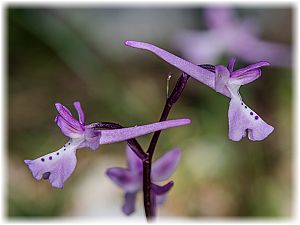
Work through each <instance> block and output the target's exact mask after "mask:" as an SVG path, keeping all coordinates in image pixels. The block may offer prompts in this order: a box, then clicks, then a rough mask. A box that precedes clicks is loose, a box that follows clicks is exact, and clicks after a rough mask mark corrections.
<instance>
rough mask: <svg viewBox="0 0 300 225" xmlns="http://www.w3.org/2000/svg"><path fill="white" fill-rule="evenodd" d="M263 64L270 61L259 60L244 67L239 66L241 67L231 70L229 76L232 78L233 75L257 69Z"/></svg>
mask: <svg viewBox="0 0 300 225" xmlns="http://www.w3.org/2000/svg"><path fill="white" fill-rule="evenodd" d="M263 66H270V63H268V62H266V61H260V62H257V63H254V64H251V65H249V66H246V67H244V68H241V69H238V70H236V71H234V72H232V73H231V77H232V78H234V77H239V76H243V74H244V73H246V72H249V71H251V70H254V69H259V68H260V67H263Z"/></svg>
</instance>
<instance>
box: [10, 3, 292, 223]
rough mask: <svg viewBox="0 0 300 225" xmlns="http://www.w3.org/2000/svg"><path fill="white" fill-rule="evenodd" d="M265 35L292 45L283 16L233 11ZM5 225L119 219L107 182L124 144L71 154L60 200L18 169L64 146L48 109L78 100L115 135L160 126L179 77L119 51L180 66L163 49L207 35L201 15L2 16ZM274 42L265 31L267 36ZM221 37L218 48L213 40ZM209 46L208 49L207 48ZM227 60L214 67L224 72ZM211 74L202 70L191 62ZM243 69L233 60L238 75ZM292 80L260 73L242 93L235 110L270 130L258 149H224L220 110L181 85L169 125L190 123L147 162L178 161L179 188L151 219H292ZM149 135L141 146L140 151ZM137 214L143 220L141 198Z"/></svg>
mask: <svg viewBox="0 0 300 225" xmlns="http://www.w3.org/2000/svg"><path fill="white" fill-rule="evenodd" d="M237 11H238V12H239V14H240V16H243V15H253V16H255V18H256V19H257V20H258V21H260V23H261V24H262V26H263V29H262V30H263V32H262V34H261V36H262V37H263V38H264V39H266V40H270V41H275V42H280V43H286V44H289V45H292V9H291V8H288V7H287V8H281V9H280V8H274V9H272V8H239V9H237ZM6 16H7V20H6V23H7V35H8V36H7V46H8V58H7V59H8V61H7V63H8V66H7V69H8V70H7V73H8V90H7V91H8V99H9V101H8V103H9V105H8V106H9V108H8V109H9V110H8V116H9V117H8V119H9V120H8V121H9V126H8V129H9V132H8V134H9V135H8V138H9V140H8V170H7V172H8V176H7V188H6V189H7V193H6V200H7V213H6V214H7V216H8V217H10V218H16V217H53V216H56V217H66V216H67V217H69V216H70V217H74V216H89V217H90V216H92V217H112V216H119V217H125V216H124V215H123V214H122V213H121V204H122V202H123V199H122V198H123V196H122V191H121V190H120V189H119V188H118V187H116V186H115V185H114V184H113V183H112V182H111V181H110V180H109V179H108V178H107V177H106V175H105V170H106V169H107V168H108V167H114V166H125V165H126V157H125V151H124V150H125V143H117V144H112V145H104V146H101V149H100V150H99V151H96V152H92V151H90V150H86V149H84V150H79V151H78V152H77V158H78V164H77V168H76V170H75V172H74V173H73V175H72V176H71V177H70V179H69V180H68V181H67V182H66V183H65V187H64V189H63V190H58V189H54V188H52V187H51V186H50V185H49V183H48V182H46V181H39V182H38V181H36V180H34V179H33V177H32V175H31V173H30V171H29V170H28V168H27V167H26V165H25V164H24V163H23V160H24V159H34V158H37V157H39V156H41V155H43V154H46V153H49V152H51V151H54V150H56V149H58V148H60V147H61V146H62V145H63V144H64V143H65V142H66V141H67V139H66V137H64V136H63V135H62V133H61V131H60V129H59V128H58V127H57V126H56V124H55V123H54V121H53V120H54V117H55V115H56V114H57V112H56V110H55V107H54V104H55V103H56V102H61V103H63V104H64V105H66V106H67V107H70V108H71V109H72V112H74V110H73V108H72V107H73V106H72V102H73V101H75V100H79V101H80V102H81V104H82V107H83V109H84V111H85V113H86V121H87V122H96V121H112V122H116V123H120V124H122V125H123V126H133V125H135V124H146V123H151V122H155V121H157V120H158V119H159V116H160V113H161V111H162V108H163V105H164V100H165V96H166V77H167V74H168V73H169V72H172V74H173V77H172V79H171V83H170V85H171V87H170V88H172V87H173V85H174V83H175V82H176V80H177V78H178V76H179V75H180V71H178V70H176V69H174V68H173V67H171V66H169V65H168V64H166V63H164V62H163V61H162V60H160V59H158V58H156V57H154V56H153V55H151V54H150V53H146V52H143V51H140V50H135V49H131V48H128V47H125V46H124V44H123V41H124V40H126V39H133V40H140V41H146V42H151V43H154V44H156V45H158V46H161V47H163V48H165V49H169V50H170V51H171V52H173V53H176V54H178V55H180V52H178V51H176V49H175V48H174V46H172V45H171V43H170V39H171V37H173V36H174V35H176V33H177V32H178V31H180V30H182V29H202V28H203V22H202V20H203V19H202V18H203V8H201V7H198V8H197V7H194V8H105V7H102V8H100V7H99V8H96V7H86V8H84V7H80V8H79V7H78V8H70V7H61V8H54V7H52V8H50V7H49V8H37V7H34V6H32V7H31V8H29V7H28V6H27V7H25V6H24V7H21V6H14V5H9V6H7V8H6ZM270 31H272V32H270ZM220 38H221V37H220ZM212 47H213V46H212ZM227 61H228V57H224V58H222V59H220V63H222V64H226V63H227ZM201 63H209V62H199V64H201ZM245 65H247V63H245V62H243V61H240V60H238V64H237V65H236V68H239V67H242V66H245ZM292 79H293V78H292V69H291V68H274V67H272V66H271V67H268V68H263V75H262V77H261V78H260V79H259V80H257V81H255V82H253V83H251V84H249V85H247V86H245V87H242V88H241V93H242V96H243V99H244V100H245V101H246V102H247V103H248V105H249V106H250V107H251V108H253V109H254V110H255V111H256V112H257V113H258V114H260V115H261V116H262V118H263V119H264V120H265V121H266V122H268V123H269V124H271V125H272V126H274V127H275V131H274V132H273V133H272V134H271V135H270V136H269V137H268V138H267V139H266V140H264V141H261V142H251V141H249V140H247V139H243V140H242V141H241V142H232V141H230V140H228V138H227V133H228V124H227V123H228V122H227V111H228V99H227V98H224V97H221V96H220V95H219V94H217V93H215V92H214V91H213V90H211V89H209V88H207V87H205V86H204V85H202V84H200V83H198V82H196V81H195V80H193V79H190V80H189V83H188V85H187V87H186V89H185V91H184V93H183V95H182V97H181V98H180V100H179V102H178V103H177V104H176V105H175V106H174V107H173V110H172V111H171V114H170V118H173V119H174V118H182V117H189V118H191V119H192V120H193V122H192V124H191V125H189V126H186V127H181V128H174V129H170V130H168V131H166V132H163V134H162V135H161V138H160V140H159V142H158V146H157V150H156V152H155V157H158V156H160V155H161V154H163V153H164V152H165V151H168V150H170V149H171V148H173V147H179V148H181V150H182V159H181V163H180V164H179V166H178V169H177V170H176V172H175V174H174V175H173V177H172V179H173V180H174V181H175V186H174V188H173V189H172V190H171V192H170V193H169V195H168V199H167V202H166V204H165V205H164V206H163V207H162V208H160V209H159V216H181V217H289V216H291V214H292V211H293V207H292V206H293V188H292V186H293V170H292V168H293V164H292V162H293V161H292V159H293V144H292V141H293V140H292V122H293V121H292V94H293V92H292V81H293V80H292ZM150 137H151V136H150V135H148V136H145V137H142V138H139V139H138V140H139V141H140V143H141V144H142V146H143V147H145V148H146V147H147V146H148V142H149V140H150ZM137 202H138V204H137V212H136V213H135V214H134V215H133V216H143V214H144V212H143V207H142V196H141V195H139V197H138V200H137Z"/></svg>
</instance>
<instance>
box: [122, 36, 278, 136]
mask: <svg viewBox="0 0 300 225" xmlns="http://www.w3.org/2000/svg"><path fill="white" fill-rule="evenodd" d="M125 45H127V46H129V47H133V48H139V49H145V50H148V51H150V52H152V53H154V54H155V55H157V56H158V57H160V58H162V59H163V60H164V61H166V62H168V63H169V64H171V65H173V66H175V67H176V68H178V69H180V70H181V71H183V72H185V73H186V74H188V75H190V76H192V77H193V78H195V79H196V80H198V81H200V82H201V83H203V84H205V85H207V86H209V87H210V88H212V89H214V90H215V91H216V92H219V93H221V94H223V95H225V96H227V97H229V98H230V104H229V110H228V119H229V122H228V123H229V132H228V137H229V139H231V140H233V141H239V140H241V139H242V138H243V137H245V136H246V134H247V131H248V138H249V139H250V140H252V141H260V140H263V139H265V138H266V137H268V136H269V134H270V133H272V131H273V130H274V128H273V127H272V126H270V125H269V124H267V123H266V122H264V121H263V120H262V119H261V117H260V116H258V115H257V114H256V113H255V112H254V111H253V110H251V109H250V108H249V107H248V106H247V105H245V103H244V102H243V101H242V98H241V96H240V94H239V88H240V86H241V85H245V84H248V83H250V82H252V81H254V80H256V79H257V78H259V77H260V76H261V70H260V67H262V66H269V65H270V64H269V63H268V62H265V61H261V62H258V63H255V64H252V65H250V66H247V67H245V68H242V69H239V70H236V71H233V66H234V63H235V59H234V58H231V59H230V62H229V64H228V66H227V68H226V67H225V66H223V65H217V66H211V65H209V66H197V65H195V64H193V63H191V62H188V61H186V60H184V59H181V58H179V57H178V56H175V55H173V54H171V53H169V52H167V51H166V50H164V49H161V48H159V47H157V46H154V45H152V44H149V43H145V42H138V41H126V42H125Z"/></svg>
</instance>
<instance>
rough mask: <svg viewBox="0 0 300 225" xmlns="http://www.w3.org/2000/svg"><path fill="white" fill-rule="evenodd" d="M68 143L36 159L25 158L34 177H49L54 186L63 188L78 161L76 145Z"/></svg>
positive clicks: (38, 178)
mask: <svg viewBox="0 0 300 225" xmlns="http://www.w3.org/2000/svg"><path fill="white" fill-rule="evenodd" d="M68 144H69V143H67V144H66V145H65V146H66V147H62V148H61V149H59V150H57V151H56V152H52V153H49V154H47V155H44V156H42V157H40V158H37V159H35V160H24V162H25V163H26V164H27V166H28V168H29V169H30V171H31V173H32V175H33V177H34V178H35V179H37V180H40V179H42V178H44V179H48V180H49V182H50V183H51V185H52V186H53V187H56V188H63V186H64V182H65V181H66V180H67V179H68V178H69V177H70V176H71V174H72V173H73V171H74V169H75V167H76V163H77V160H76V147H75V146H74V145H72V144H71V145H68Z"/></svg>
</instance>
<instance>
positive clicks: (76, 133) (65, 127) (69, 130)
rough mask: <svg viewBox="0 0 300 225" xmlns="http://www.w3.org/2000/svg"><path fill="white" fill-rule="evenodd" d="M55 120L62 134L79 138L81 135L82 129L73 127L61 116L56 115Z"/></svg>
mask: <svg viewBox="0 0 300 225" xmlns="http://www.w3.org/2000/svg"><path fill="white" fill-rule="evenodd" d="M55 122H56V124H57V125H58V126H59V128H60V129H61V131H62V132H63V134H64V135H66V136H67V137H70V138H80V137H83V131H81V130H78V129H77V128H74V127H73V126H72V125H71V124H69V123H68V122H67V121H66V120H65V119H64V118H63V117H61V116H60V115H57V116H56V117H55Z"/></svg>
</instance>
